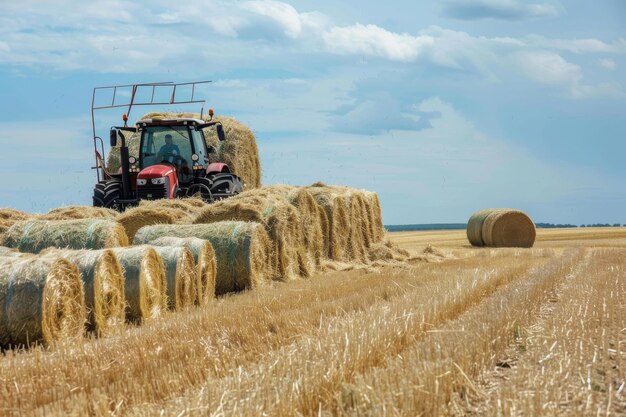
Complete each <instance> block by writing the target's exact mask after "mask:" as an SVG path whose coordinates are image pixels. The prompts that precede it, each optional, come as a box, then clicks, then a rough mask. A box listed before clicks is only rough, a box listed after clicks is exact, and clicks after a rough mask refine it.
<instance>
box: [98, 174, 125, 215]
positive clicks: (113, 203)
mask: <svg viewBox="0 0 626 417" xmlns="http://www.w3.org/2000/svg"><path fill="white" fill-rule="evenodd" d="M121 196H122V183H121V182H120V181H116V180H108V181H100V182H99V183H97V184H96V186H95V187H94V189H93V206H94V207H105V208H111V209H114V210H120V209H121V207H120V205H119V202H118V200H119V199H120V198H121Z"/></svg>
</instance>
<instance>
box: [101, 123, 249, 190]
mask: <svg viewBox="0 0 626 417" xmlns="http://www.w3.org/2000/svg"><path fill="white" fill-rule="evenodd" d="M153 117H158V118H183V117H186V118H194V119H200V114H199V113H160V112H151V113H147V114H145V115H144V116H142V117H141V119H139V120H147V119H151V118H153ZM205 120H207V119H206V117H205ZM213 120H216V121H220V122H221V123H222V125H223V126H224V132H225V133H226V140H225V141H224V142H220V141H219V140H218V138H217V134H216V131H215V128H214V127H211V128H208V129H205V130H204V137H205V140H206V144H207V145H208V146H212V147H213V148H214V149H215V153H212V154H210V155H209V157H210V159H211V162H224V163H226V164H227V165H228V166H229V167H230V169H231V171H232V172H234V173H235V174H236V175H238V176H239V177H241V179H242V180H243V182H244V185H245V189H252V188H258V187H260V186H261V161H260V159H259V150H258V147H257V144H256V139H255V137H254V134H253V133H252V131H251V130H250V129H249V128H248V127H246V126H245V125H244V124H242V123H241V122H239V121H237V120H235V119H233V118H231V117H223V116H217V117H214V118H213ZM139 142H140V136H139V135H138V134H130V133H129V134H127V135H126V143H127V145H128V150H129V153H130V155H131V156H135V157H137V156H138V155H139ZM107 168H108V170H109V171H110V172H117V170H118V169H119V168H120V153H119V147H113V148H111V152H110V153H109V156H108V158H107Z"/></svg>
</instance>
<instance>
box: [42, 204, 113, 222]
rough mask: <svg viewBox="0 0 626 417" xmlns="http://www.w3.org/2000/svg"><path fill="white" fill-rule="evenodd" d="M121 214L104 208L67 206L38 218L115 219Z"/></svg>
mask: <svg viewBox="0 0 626 417" xmlns="http://www.w3.org/2000/svg"><path fill="white" fill-rule="evenodd" d="M118 214H119V213H118V212H117V211H115V210H111V209H108V208H103V207H91V206H67V207H59V208H55V209H52V210H50V211H49V212H48V213H47V214H42V215H39V216H37V219H39V220H71V219H115V218H116V217H117V215H118Z"/></svg>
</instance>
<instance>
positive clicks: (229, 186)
mask: <svg viewBox="0 0 626 417" xmlns="http://www.w3.org/2000/svg"><path fill="white" fill-rule="evenodd" d="M211 179H212V180H213V186H212V187H211V193H212V194H213V195H214V196H216V197H218V198H220V199H223V198H228V197H233V196H236V195H237V194H239V193H242V192H243V184H242V183H241V179H240V178H239V177H238V176H236V175H233V174H227V173H223V174H217V175H215V176H213V177H212V178H211Z"/></svg>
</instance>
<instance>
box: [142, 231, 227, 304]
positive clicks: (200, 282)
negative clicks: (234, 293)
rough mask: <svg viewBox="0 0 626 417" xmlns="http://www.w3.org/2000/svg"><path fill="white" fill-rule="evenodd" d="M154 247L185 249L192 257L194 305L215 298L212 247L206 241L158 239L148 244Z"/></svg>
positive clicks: (196, 239) (214, 271) (214, 264)
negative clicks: (194, 276) (194, 282)
mask: <svg viewBox="0 0 626 417" xmlns="http://www.w3.org/2000/svg"><path fill="white" fill-rule="evenodd" d="M148 243H149V244H150V245H154V246H170V247H185V248H187V249H189V250H190V251H191V253H192V255H193V258H194V262H195V263H196V268H197V272H196V274H197V283H196V304H199V305H204V304H206V303H208V302H209V300H211V299H213V298H215V281H216V276H217V266H216V260H215V251H214V250H213V245H211V243H210V242H209V241H208V240H203V239H198V238H194V237H189V238H178V237H160V238H157V239H155V240H152V241H150V242H148Z"/></svg>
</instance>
